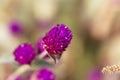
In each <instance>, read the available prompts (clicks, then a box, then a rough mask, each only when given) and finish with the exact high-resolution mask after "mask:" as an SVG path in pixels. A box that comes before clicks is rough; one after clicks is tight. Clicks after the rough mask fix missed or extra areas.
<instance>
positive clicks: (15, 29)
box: [9, 21, 23, 35]
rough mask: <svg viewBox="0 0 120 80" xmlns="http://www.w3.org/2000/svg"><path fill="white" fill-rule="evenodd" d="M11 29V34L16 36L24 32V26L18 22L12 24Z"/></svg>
mask: <svg viewBox="0 0 120 80" xmlns="http://www.w3.org/2000/svg"><path fill="white" fill-rule="evenodd" d="M9 28H10V31H11V33H12V34H14V35H19V34H21V33H22V31H23V29H22V25H21V24H20V23H19V22H18V21H12V22H11V23H10V27H9Z"/></svg>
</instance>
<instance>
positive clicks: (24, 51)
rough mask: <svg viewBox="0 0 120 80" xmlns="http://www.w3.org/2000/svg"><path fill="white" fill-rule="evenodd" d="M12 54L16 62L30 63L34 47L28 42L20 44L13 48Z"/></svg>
mask: <svg viewBox="0 0 120 80" xmlns="http://www.w3.org/2000/svg"><path fill="white" fill-rule="evenodd" d="M14 56H15V60H16V61H17V62H18V63H20V64H30V63H31V61H32V60H33V59H34V58H35V52H34V48H33V47H32V46H31V45H30V44H28V43H24V44H21V45H19V46H18V47H17V48H16V49H15V51H14Z"/></svg>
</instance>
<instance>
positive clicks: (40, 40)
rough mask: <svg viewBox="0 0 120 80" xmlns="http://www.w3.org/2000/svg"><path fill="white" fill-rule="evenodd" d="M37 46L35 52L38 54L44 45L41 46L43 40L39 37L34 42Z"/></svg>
mask: <svg viewBox="0 0 120 80" xmlns="http://www.w3.org/2000/svg"><path fill="white" fill-rule="evenodd" d="M36 47H37V53H38V54H40V53H42V52H43V51H44V47H43V40H42V38H40V39H39V40H38V42H37V44H36Z"/></svg>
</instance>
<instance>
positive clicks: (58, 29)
mask: <svg viewBox="0 0 120 80" xmlns="http://www.w3.org/2000/svg"><path fill="white" fill-rule="evenodd" d="M71 39H72V32H71V30H70V29H69V28H68V27H67V26H66V25H64V24H57V25H55V26H53V28H52V29H51V30H50V31H49V32H48V33H47V34H46V36H45V37H43V41H44V48H45V49H46V50H47V51H48V53H49V54H62V52H63V51H65V49H66V48H67V46H68V45H69V43H70V42H71Z"/></svg>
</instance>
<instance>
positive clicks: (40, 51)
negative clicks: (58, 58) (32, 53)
mask: <svg viewBox="0 0 120 80" xmlns="http://www.w3.org/2000/svg"><path fill="white" fill-rule="evenodd" d="M36 48H37V54H38V55H42V54H44V51H45V49H44V42H43V40H42V38H40V39H39V40H38V42H37V44H36ZM44 58H49V56H48V54H45V55H44Z"/></svg>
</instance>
